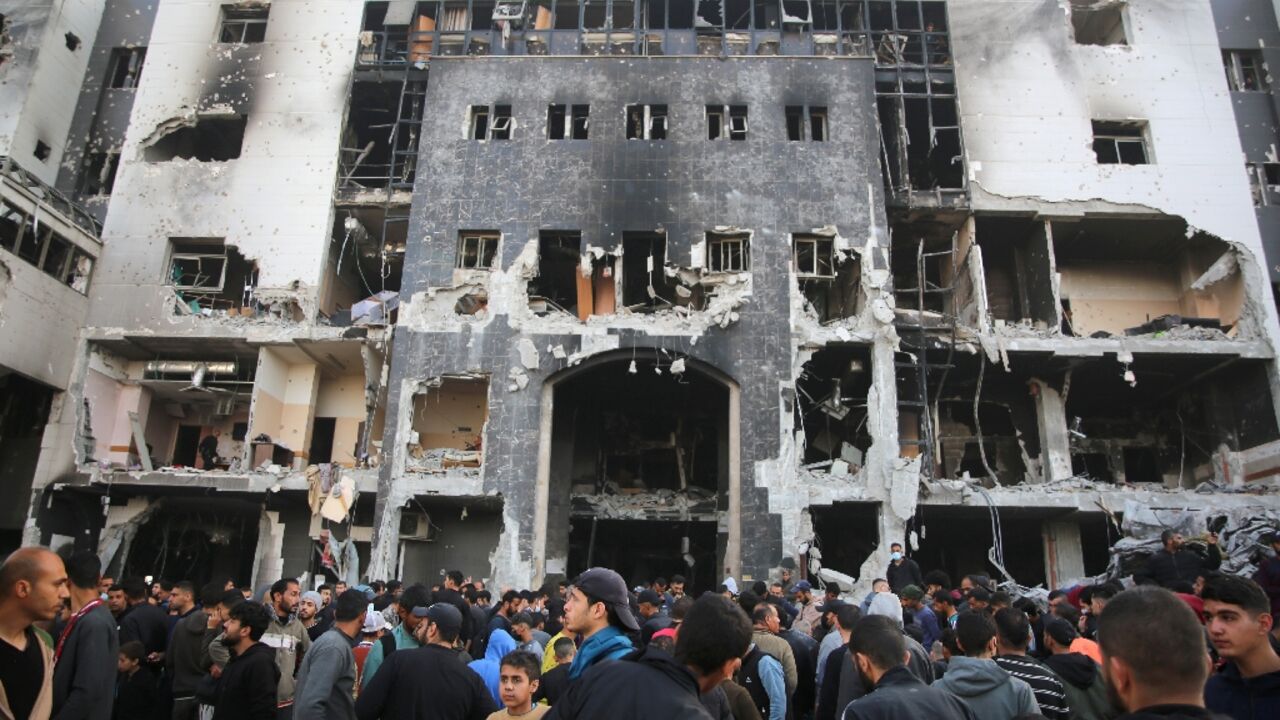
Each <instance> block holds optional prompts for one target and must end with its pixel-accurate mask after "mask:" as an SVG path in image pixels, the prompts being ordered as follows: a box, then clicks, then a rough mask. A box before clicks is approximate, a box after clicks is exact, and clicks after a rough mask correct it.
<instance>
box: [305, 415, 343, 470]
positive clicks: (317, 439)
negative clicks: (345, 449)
mask: <svg viewBox="0 0 1280 720" xmlns="http://www.w3.org/2000/svg"><path fill="white" fill-rule="evenodd" d="M337 427H338V419H337V418H331V417H318V418H316V419H315V422H314V423H312V425H311V448H310V449H309V450H308V452H307V462H309V463H311V464H312V465H320V464H322V463H327V462H332V460H333V434H334V432H335V431H336V429H337Z"/></svg>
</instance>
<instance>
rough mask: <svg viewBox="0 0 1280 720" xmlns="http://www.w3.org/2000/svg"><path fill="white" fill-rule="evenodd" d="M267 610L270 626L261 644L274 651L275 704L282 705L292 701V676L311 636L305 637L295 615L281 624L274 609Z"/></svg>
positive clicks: (308, 647) (304, 631)
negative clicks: (276, 671)
mask: <svg viewBox="0 0 1280 720" xmlns="http://www.w3.org/2000/svg"><path fill="white" fill-rule="evenodd" d="M268 610H269V611H270V612H271V624H270V625H268V626H267V632H266V633H264V634H263V636H262V642H263V643H265V644H266V645H268V646H270V647H273V648H275V650H276V667H277V668H279V669H280V684H279V686H278V687H277V689H276V702H279V703H281V704H284V703H288V702H291V701H292V700H293V688H294V675H295V674H296V672H297V670H298V657H299V656H304V657H305V655H306V653H307V651H308V650H310V649H311V636H310V635H307V629H306V628H304V627H302V621H301V620H299V619H298V617H297V616H296V615H290V616H289V617H288V619H287V622H281V621H280V618H279V617H276V614H275V610H274V609H271V608H268ZM299 717H305V716H299Z"/></svg>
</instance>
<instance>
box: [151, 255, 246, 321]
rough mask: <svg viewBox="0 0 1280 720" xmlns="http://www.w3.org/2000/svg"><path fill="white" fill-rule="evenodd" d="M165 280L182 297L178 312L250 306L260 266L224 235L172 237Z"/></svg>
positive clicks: (206, 312) (211, 311)
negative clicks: (230, 244)
mask: <svg viewBox="0 0 1280 720" xmlns="http://www.w3.org/2000/svg"><path fill="white" fill-rule="evenodd" d="M169 244H170V254H169V271H168V277H167V278H166V284H167V285H169V286H170V287H172V288H173V289H174V291H175V292H176V293H177V295H178V298H179V300H180V303H179V305H180V307H179V309H178V313H179V314H184V315H185V314H211V313H213V312H214V311H222V312H225V311H228V310H231V309H233V308H234V309H239V308H244V307H248V306H249V305H250V301H251V300H252V297H253V290H254V287H256V285H257V280H258V268H257V266H256V265H255V264H253V263H252V262H249V261H248V260H246V259H245V258H244V256H243V255H241V254H240V253H239V252H237V251H236V250H235V248H231V247H228V246H227V244H226V242H225V241H224V240H223V239H222V238H170V240H169Z"/></svg>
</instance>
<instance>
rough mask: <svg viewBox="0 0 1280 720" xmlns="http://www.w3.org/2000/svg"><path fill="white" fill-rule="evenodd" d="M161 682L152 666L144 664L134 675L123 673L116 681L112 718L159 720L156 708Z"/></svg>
mask: <svg viewBox="0 0 1280 720" xmlns="http://www.w3.org/2000/svg"><path fill="white" fill-rule="evenodd" d="M159 692H160V684H159V683H158V682H157V681H156V675H155V673H153V672H151V668H149V667H147V666H146V665H142V666H140V667H139V668H138V670H137V672H135V673H134V674H133V675H121V676H120V678H119V680H118V681H117V683H116V687H115V693H116V703H115V712H114V713H112V715H111V718H112V720H159V718H160V715H161V713H160V712H158V709H157V708H156V705H157V702H156V700H157V699H158V698H157V697H156V696H157V695H158V694H159Z"/></svg>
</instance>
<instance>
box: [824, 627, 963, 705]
mask: <svg viewBox="0 0 1280 720" xmlns="http://www.w3.org/2000/svg"><path fill="white" fill-rule="evenodd" d="M849 653H850V654H851V655H852V657H853V662H854V664H855V665H856V666H857V668H858V676H859V677H860V678H862V684H863V685H864V686H866V687H867V688H870V689H871V692H869V693H867V694H866V695H863V696H862V697H860V698H858V699H857V700H854V701H853V702H851V703H849V707H847V708H846V709H845V711H844V715H843V718H844V720H917V719H918V718H930V720H977V716H975V715H974V714H973V711H972V710H970V709H969V708H968V707H967V706H966V705H965V704H964V703H963V702H961V701H960V700H959V699H957V698H956V697H955V696H953V695H951V694H950V693H948V692H946V691H944V690H939V689H938V688H936V687H930V686H928V685H925V684H924V683H923V682H921V681H920V680H919V678H917V677H916V676H915V675H912V674H911V671H909V670H907V667H906V656H907V646H906V641H905V640H904V639H903V635H902V631H900V630H899V629H898V625H897V623H895V622H894V621H893V620H892V619H891V618H888V617H885V616H883V615H871V616H868V617H864V618H862V619H861V620H859V621H858V623H857V624H856V625H854V627H853V635H852V637H851V638H850V639H849Z"/></svg>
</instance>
